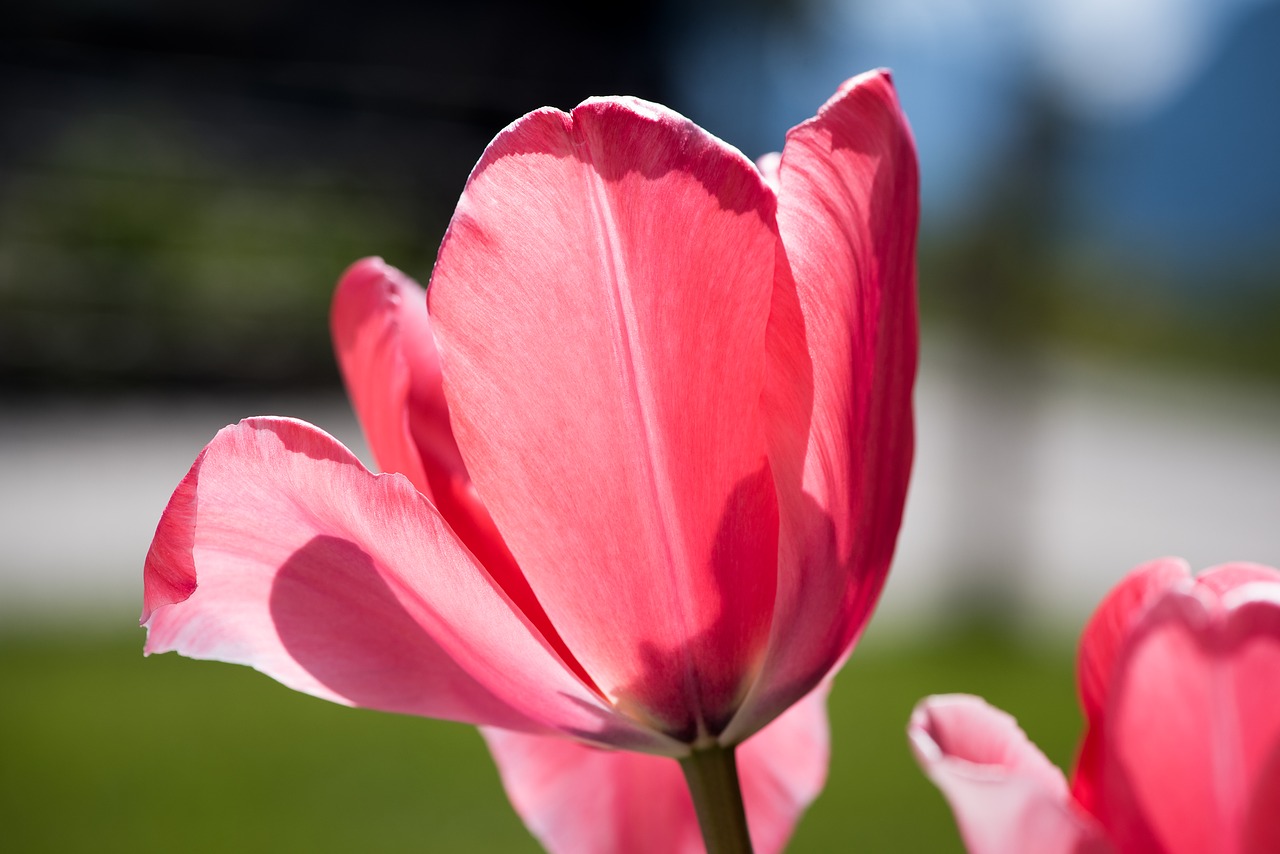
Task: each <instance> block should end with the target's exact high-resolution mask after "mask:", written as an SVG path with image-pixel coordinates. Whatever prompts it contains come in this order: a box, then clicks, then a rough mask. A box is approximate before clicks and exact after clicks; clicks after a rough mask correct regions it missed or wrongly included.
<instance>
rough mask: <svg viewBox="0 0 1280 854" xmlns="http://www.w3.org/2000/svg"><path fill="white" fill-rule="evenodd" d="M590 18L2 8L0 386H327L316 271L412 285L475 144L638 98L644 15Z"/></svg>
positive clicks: (247, 7) (508, 2)
mask: <svg viewBox="0 0 1280 854" xmlns="http://www.w3.org/2000/svg"><path fill="white" fill-rule="evenodd" d="M605 10H606V7H605V6H601V5H597V4H589V3H569V4H560V5H559V6H557V7H556V8H555V9H554V10H551V9H548V8H547V7H543V6H539V5H536V4H529V3H522V2H513V1H512V0H503V2H485V3H451V4H438V3H407V2H406V3H395V2H385V0H382V2H363V3H355V2H345V3H337V4H315V3H304V2H298V0H267V2H247V0H232V2H223V3H218V4H200V5H196V4H160V3H150V2H145V0H54V2H50V3H45V4H42V5H40V6H39V7H38V8H37V7H35V6H34V4H33V5H32V7H30V8H17V9H13V8H7V9H6V12H5V23H4V26H3V28H0V117H2V118H0V388H3V389H5V390H8V391H9V392H14V391H18V390H27V391H35V390H46V389H56V390H59V391H67V390H72V391H76V390H78V391H84V390H86V389H89V388H98V387H106V388H112V387H119V386H121V385H138V384H144V385H152V386H155V385H161V386H167V385H181V386H183V387H193V386H195V387H204V386H208V385H219V386H228V385H229V386H235V385H239V384H249V383H251V384H254V385H259V386H261V385H264V384H284V383H287V384H290V385H291V386H298V385H311V384H321V385H325V384H329V385H332V384H334V383H335V382H336V372H335V371H334V368H333V365H332V357H331V355H330V350H329V343H328V326H327V320H326V316H327V310H328V301H329V297H330V294H331V293H332V288H333V285H334V283H335V282H336V280H337V277H338V276H339V274H340V273H341V272H342V270H343V269H344V268H345V267H346V265H348V264H349V263H351V262H352V261H354V260H356V259H357V258H359V257H362V256H365V255H372V254H380V255H383V256H385V257H386V258H387V259H388V260H389V261H391V262H392V263H395V264H396V265H397V266H401V267H403V268H404V269H405V270H406V271H407V272H410V273H411V274H413V275H415V276H417V277H419V278H420V279H421V280H422V281H424V282H425V281H426V278H427V276H428V275H429V272H430V267H431V263H432V261H433V260H434V256H435V250H436V247H437V246H438V244H439V241H440V238H441V236H442V235H443V233H444V229H445V226H446V225H447V223H448V218H449V216H450V214H451V213H452V210H453V206H454V204H455V202H456V200H457V197H458V194H459V193H460V192H461V190H462V186H463V183H464V181H465V179H466V176H467V174H468V172H469V171H470V169H471V166H472V165H473V164H474V163H475V161H476V160H477V159H478V158H479V156H480V153H481V152H482V151H483V149H484V146H485V145H486V144H487V143H488V141H489V140H490V139H491V138H492V137H493V135H494V134H495V133H496V132H497V131H499V130H500V129H501V128H502V127H504V126H505V125H506V124H508V123H509V122H511V121H513V120H514V119H516V118H517V117H519V116H520V115H521V114H523V113H525V112H527V111H529V110H531V109H534V108H537V107H540V106H543V105H548V104H549V105H554V106H557V107H561V108H564V109H567V108H569V107H572V106H573V105H575V104H577V103H578V102H579V101H581V100H582V99H583V98H585V97H587V96H590V95H597V94H615V93H629V94H635V95H640V96H642V97H648V98H651V99H656V100H662V99H663V95H664V92H663V91H662V83H661V76H660V73H659V68H658V63H657V56H658V49H657V46H656V44H655V31H656V27H655V16H656V13H655V7H654V6H651V5H649V4H645V3H630V4H622V5H618V4H609V6H608V7H607V11H608V14H605ZM619 17H622V18H625V20H626V21H627V25H626V26H625V27H618V26H615V25H614V24H615V22H616V21H617V20H618V19H619Z"/></svg>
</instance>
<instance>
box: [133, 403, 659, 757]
mask: <svg viewBox="0 0 1280 854" xmlns="http://www.w3.org/2000/svg"><path fill="white" fill-rule="evenodd" d="M145 574H146V577H147V578H148V580H150V579H152V578H156V579H161V582H159V583H157V584H156V585H154V587H155V589H156V590H157V591H159V592H157V593H156V594H155V595H149V596H148V603H147V604H148V607H149V614H148V615H147V616H148V620H147V629H148V637H147V646H146V650H147V652H148V653H152V652H166V651H170V650H176V651H178V652H180V653H182V654H183V655H187V656H190V657H193V658H208V659H216V660H220V661H229V662H235V663H241V664H249V665H252V666H253V667H255V668H257V669H258V670H260V671H262V672H264V673H266V674H267V675H269V676H271V677H273V678H274V679H277V680H278V681H280V682H282V683H284V684H285V685H288V686H289V687H291V688H295V689H297V690H299V691H304V692H306V693H309V694H314V695H316V696H319V697H323V698H325V699H329V700H333V701H335V702H339V703H344V704H348V705H356V706H365V707H369V708H376V709H383V710H386V711H394V712H404V713H409V714H416V715H424V716H429V717H437V718H447V719H452V720H459V721H466V722H470V723H480V724H497V725H502V726H507V727H512V728H517V729H523V730H530V731H535V732H545V731H548V730H553V731H554V730H562V731H567V732H570V733H573V734H575V735H578V736H580V737H591V738H597V739H599V740H601V741H603V742H605V743H611V744H619V745H626V746H638V747H642V748H647V749H657V750H663V749H666V750H670V749H673V747H674V746H673V745H670V744H668V743H666V742H665V741H663V740H662V739H661V738H659V737H657V736H655V735H652V734H646V733H643V732H638V731H636V730H635V728H634V727H633V726H631V725H630V724H629V723H628V722H627V721H626V720H625V719H622V718H620V716H618V715H616V714H614V713H612V712H611V710H609V708H608V707H607V706H606V705H605V704H604V703H603V702H602V701H601V699H600V698H599V697H598V696H597V695H596V694H594V693H592V692H591V691H590V690H589V689H588V688H587V687H586V686H584V685H583V684H582V683H581V682H580V681H579V680H578V679H576V678H575V677H574V676H573V675H572V674H571V673H570V672H569V671H568V670H567V669H566V668H565V666H564V665H563V664H562V662H560V660H559V659H558V658H557V657H556V656H555V654H554V652H552V651H551V650H550V649H549V647H548V645H547V644H546V642H545V641H544V640H543V639H542V638H541V636H540V635H539V634H538V633H537V632H536V630H534V629H533V628H532V627H531V626H530V624H529V623H528V622H527V621H526V620H525V619H524V618H523V616H522V615H521V614H520V613H519V612H518V610H517V609H515V608H514V607H513V606H512V604H511V602H510V600H509V599H508V598H507V597H506V596H505V595H504V594H503V593H502V591H501V590H500V588H498V587H497V586H496V585H495V584H494V582H493V581H492V580H491V579H490V578H489V577H488V575H486V574H485V572H484V570H483V568H481V567H480V566H479V565H478V564H477V563H476V562H475V559H474V558H473V557H472V555H471V553H470V552H469V551H467V550H466V549H465V548H464V547H463V546H462V544H461V543H459V542H458V541H457V539H456V537H455V536H454V535H453V533H452V531H451V530H450V529H449V527H448V525H446V524H445V523H444V521H443V520H442V519H441V518H440V516H439V514H438V513H437V512H436V511H435V509H434V508H433V507H432V506H431V504H430V503H429V502H428V501H427V500H426V499H425V498H424V497H423V496H422V495H421V493H419V492H418V491H417V490H415V489H414V488H413V487H412V486H411V485H410V483H409V481H408V480H406V479H404V478H403V477H401V476H399V475H373V474H371V473H369V472H368V471H367V470H366V469H365V468H364V467H363V466H361V465H360V463H359V461H357V460H356V459H355V457H353V456H352V455H351V453H350V452H349V451H347V449H346V448H344V447H342V445H340V444H339V443H338V442H337V441H336V440H334V439H333V438H331V437H330V436H328V435H327V434H325V433H323V432H322V431H320V430H318V429H317V428H315V427H312V426H311V425H309V424H305V423H303V422H300V421H293V420H289V419H270V418H263V419H252V420H249V421H244V422H241V423H240V424H239V425H235V426H232V427H228V428H226V429H224V430H222V431H221V432H220V433H219V434H218V436H217V437H216V438H215V439H214V440H213V442H211V443H210V444H209V445H208V447H206V448H205V450H204V451H203V452H202V453H201V455H200V457H199V458H198V459H197V461H196V463H195V465H194V466H193V467H192V469H191V472H190V473H189V474H188V475H187V477H186V479H184V480H183V482H182V484H181V485H180V486H179V488H178V490H177V492H175V493H174V497H173V498H172V499H171V502H170V505H169V507H168V508H167V509H166V511H165V514H164V516H163V518H162V519H161V522H160V526H159V528H158V530H157V534H156V540H155V542H154V544H153V546H152V549H151V551H150V553H149V554H148V556H147V564H146V569H145ZM151 587H152V585H150V584H149V590H150V589H151ZM175 591H186V593H187V595H185V597H184V596H182V595H181V593H180V592H178V593H175Z"/></svg>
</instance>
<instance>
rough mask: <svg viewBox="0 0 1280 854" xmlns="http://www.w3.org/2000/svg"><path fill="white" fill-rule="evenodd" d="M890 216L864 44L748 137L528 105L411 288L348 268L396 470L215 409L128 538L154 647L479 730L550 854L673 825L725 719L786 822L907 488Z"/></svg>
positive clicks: (808, 783)
mask: <svg viewBox="0 0 1280 854" xmlns="http://www.w3.org/2000/svg"><path fill="white" fill-rule="evenodd" d="M916 220H917V178H916V160H915V153H914V148H913V145H912V142H911V138H910V134H909V132H908V130H907V127H906V124H905V121H904V119H903V116H902V113H901V110H900V108H899V106H898V102H897V98H896V95H895V93H894V91H893V87H892V85H891V83H890V80H889V76H888V75H887V74H886V73H883V72H874V73H869V74H866V75H863V76H861V77H858V78H855V79H853V80H850V81H849V82H847V83H846V84H845V85H844V86H842V87H841V88H840V90H839V91H838V92H837V93H836V95H835V96H833V97H832V99H831V100H830V101H828V102H827V104H826V105H824V106H823V107H822V109H821V110H820V111H819V112H818V115H817V116H815V117H814V118H812V119H810V120H809V121H807V122H805V123H803V124H801V125H800V126H798V127H796V128H794V129H793V130H792V131H791V132H790V133H789V134H788V136H787V142H786V146H785V148H784V150H783V152H782V155H781V158H780V159H779V158H778V157H776V156H774V157H772V158H769V159H767V160H764V161H762V164H761V166H760V167H757V166H755V165H753V164H752V163H751V162H750V161H749V160H747V159H746V158H745V157H743V156H742V154H740V153H739V152H738V151H737V150H736V149H734V148H732V147H730V146H728V145H726V144H725V143H723V142H721V141H720V140H718V139H716V138H715V137H712V136H711V135H709V134H707V133H706V132H705V131H703V130H701V129H700V128H698V127H697V126H695V125H693V124H692V123H690V122H689V121H687V120H686V119H684V118H683V117H681V116H679V115H677V114H675V113H673V112H671V111H670V110H668V109H666V108H664V107H661V106H658V105H655V104H650V103H646V102H643V101H639V100H635V99H629V98H602V99H592V100H589V101H586V102H584V103H583V104H582V105H580V106H579V107H577V108H576V109H575V110H573V111H572V112H571V113H563V112H559V111H557V110H552V109H543V110H538V111H536V112H533V113H530V114H529V115H527V116H525V117H524V118H522V119H520V120H518V121H517V122H515V123H514V124H512V125H511V126H510V127H508V128H507V129H506V130H504V131H503V132H502V133H500V134H499V135H498V137H497V138H496V139H495V140H494V141H493V143H492V144H491V145H490V146H489V147H488V149H486V151H485V153H484V155H483V157H481V159H480V162H479V163H478V164H477V165H476V167H475V169H474V170H473V172H472V174H471V177H470V179H469V180H468V182H467V185H466V188H465V190H464V192H463V194H462V198H461V200H460V201H459V203H458V207H457V211H456V213H455V214H454V217H453V220H452V223H451V224H450V226H449V230H448V232H447V234H446V235H445V238H444V242H443V245H442V246H441V248H440V252H439V255H438V257H437V260H436V264H435V268H434V271H433V273H432V278H431V283H430V287H429V298H426V299H424V297H423V292H422V289H421V288H419V287H418V285H416V284H415V283H414V282H412V281H411V280H409V279H408V278H407V277H405V276H404V275H403V274H401V273H400V272H398V271H396V270H394V269H392V268H391V267H389V266H387V265H385V264H383V263H382V262H381V261H379V260H377V259H366V260H364V261H361V262H359V263H357V264H356V265H355V266H353V267H352V268H351V269H350V270H349V271H348V272H347V273H346V275H345V276H344V277H343V279H342V281H341V283H340V284H339V287H338V291H337V294H336V296H335V299H334V304H333V314H332V326H333V335H334V340H335V344H336V348H337V352H338V360H339V364H340V366H341V368H342V373H343V376H344V378H345V380H346V384H347V388H348V390H349V392H350V394H351V398H352V400H353V403H354V406H355V409H356V411H357V414H358V415H359V417H360V421H361V423H362V425H363V427H364V430H365V434H366V436H367V437H368V440H369V444H370V446H371V447H372V449H373V452H374V455H375V457H376V458H377V462H378V465H379V467H380V468H381V469H382V470H383V471H384V472H388V474H381V475H376V474H372V473H370V472H369V471H368V470H366V469H365V468H364V467H363V466H362V465H361V464H360V463H359V462H358V461H357V460H356V459H355V457H354V456H353V455H352V454H351V453H350V452H349V451H348V450H347V449H346V448H344V447H342V446H341V445H340V444H339V443H338V442H337V441H335V440H334V439H332V438H331V437H329V436H328V435H326V434H325V433H323V432H321V431H320V430H319V429H317V428H315V427H312V426H311V425H309V424H305V423H302V422H299V421H294V420H288V419H283V418H257V419H251V420H248V421H244V422H241V423H240V424H238V425H234V426H231V427H227V428H226V429H224V430H223V431H222V432H220V433H219V434H218V436H217V437H216V438H215V439H214V440H213V442H212V443H210V444H209V445H208V446H207V447H206V448H205V449H204V451H203V452H202V453H201V454H200V456H199V457H198V458H197V460H196V462H195V464H194V465H193V467H192V468H191V471H190V473H189V474H188V475H187V476H186V478H185V479H184V480H183V481H182V483H181V484H180V485H179V487H178V489H177V491H176V492H175V493H174V496H173V498H172V499H171V501H170V503H169V506H168V508H167V509H166V510H165V513H164V516H163V518H162V519H161V521H160V525H159V528H158V530H157V532H156V538H155V541H154V543H153V545H152V548H151V552H150V554H149V555H148V558H147V564H146V571H145V609H144V613H143V620H144V622H145V624H146V626H147V628H148V639H147V647H146V648H147V651H148V652H163V651H168V650H177V651H178V652H180V653H182V654H184V655H188V656H192V657H195V658H208V659H218V660H221V661H230V662H237V663H243V664H249V665H252V666H253V667H255V668H257V669H258V670H261V671H263V672H264V673H267V674H268V675H270V676H272V677H274V678H275V679H277V680H279V681H280V682H282V683H284V684H286V685H288V686H290V687H292V688H295V689H297V690H300V691H305V692H307V693H310V694H314V695H316V696H319V697H323V698H326V699H329V700H333V701H335V702H339V703H346V704H349V705H355V706H365V707H370V708H376V709H383V710H388V711H393V712H403V713H408V714H415V715H423V716H427V717H434V718H446V719H450V720H457V721H465V722H469V723H473V724H477V725H480V726H482V727H484V728H485V729H484V732H485V735H486V738H487V740H488V743H489V745H490V747H491V748H492V750H493V753H494V755H495V758H496V760H497V763H498V766H499V769H500V771H501V774H502V778H503V781H504V783H505V785H506V788H507V791H508V793H509V794H510V796H511V799H512V802H513V803H514V804H515V806H516V808H517V810H518V811H519V812H520V813H521V815H522V816H523V818H524V819H525V821H526V822H527V824H528V825H529V827H530V828H531V829H532V830H533V832H534V833H535V834H536V835H537V836H538V837H539V839H541V840H542V841H543V843H544V844H546V845H547V846H548V847H550V848H551V849H553V850H557V851H608V850H614V851H661V852H669V851H675V852H679V851H698V850H701V841H700V839H699V837H698V831H697V824H696V822H695V821H694V816H693V810H692V807H691V805H690V801H689V796H688V794H687V792H685V790H684V787H683V783H682V782H681V778H680V771H679V767H678V766H677V764H676V763H674V762H672V761H670V760H669V759H667V758H665V757H681V756H685V755H687V754H688V753H689V751H690V749H691V747H694V746H706V745H713V744H719V745H721V746H725V747H732V746H735V745H741V748H740V749H739V750H738V751H737V754H738V763H739V769H740V774H741V778H742V781H743V789H744V793H745V799H746V808H747V812H748V817H749V822H750V829H751V833H752V836H753V839H754V841H755V844H756V846H757V847H758V849H759V850H761V851H776V850H778V849H780V848H781V847H782V846H783V845H784V844H785V841H786V839H787V838H788V836H789V835H790V833H791V830H792V828H793V826H794V824H795V822H796V820H797V818H798V817H799V814H800V812H801V811H802V810H803V809H804V807H805V806H806V805H807V804H808V803H809V802H810V801H811V800H812V799H813V798H814V797H816V795H817V793H818V792H819V791H820V789H821V787H822V784H823V781H824V778H825V773H826V762H827V754H828V747H827V735H826V712H825V694H826V685H827V682H828V679H829V676H830V675H831V674H832V673H833V671H834V670H835V669H836V668H837V667H838V665H839V663H840V662H841V661H842V660H843V658H844V656H845V655H846V654H847V653H848V651H849V650H850V648H851V646H852V644H853V643H854V641H855V639H856V638H857V636H858V634H859V632H860V631H861V629H862V627H863V625H864V624H865V622H866V620H867V619H868V617H869V615H870V612H871V610H872V607H873V606H874V604H875V602H876V599H877V597H878V595H879V593H880V589H881V586H882V584H883V582H884V578H885V574H886V572H887V570H888V565H889V560H890V557H891V555H892V552H893V546H894V541H895V539H896V536H897V530H898V525H899V521H900V518H901V513H902V505H903V500H904V497H905V492H906V486H907V477H908V472H909V469H910V462H911V455H912V416H911V402H910V396H911V386H912V382H913V379H914V375H915V367H916V349H917V338H916V334H917V333H916V308H915V261H914V249H915V234H916ZM753 736H754V737H753ZM748 739H750V740H748ZM602 748H604V749H602ZM615 748H622V749H623V750H617V749H615ZM630 751H634V752H630Z"/></svg>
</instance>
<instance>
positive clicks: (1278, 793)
mask: <svg viewBox="0 0 1280 854" xmlns="http://www.w3.org/2000/svg"><path fill="white" fill-rule="evenodd" d="M1276 804H1280V744H1276V745H1274V746H1273V747H1272V749H1271V754H1270V756H1268V757H1267V759H1266V761H1265V762H1264V763H1263V766H1262V773H1261V774H1259V776H1258V780H1257V782H1256V783H1255V784H1254V786H1253V798H1252V801H1251V803H1250V805H1249V814H1248V816H1247V817H1246V819H1245V830H1244V845H1243V846H1242V847H1241V850H1242V851H1243V854H1275V852H1277V851H1280V809H1276Z"/></svg>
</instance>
